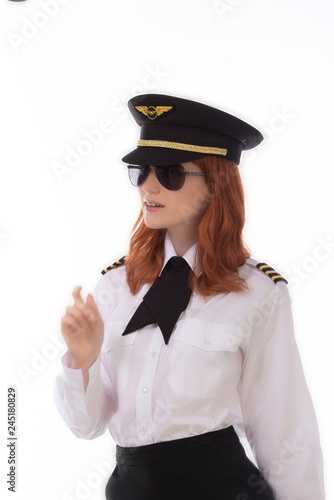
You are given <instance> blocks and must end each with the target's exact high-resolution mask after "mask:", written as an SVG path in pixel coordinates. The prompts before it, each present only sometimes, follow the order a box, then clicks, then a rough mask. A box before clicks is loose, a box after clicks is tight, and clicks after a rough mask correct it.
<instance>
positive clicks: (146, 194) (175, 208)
mask: <svg viewBox="0 0 334 500" xmlns="http://www.w3.org/2000/svg"><path fill="white" fill-rule="evenodd" d="M182 165H183V167H184V169H185V171H188V172H202V170H201V169H200V168H199V167H198V166H197V165H195V164H194V163H192V162H187V163H182ZM205 179H206V178H205V177H204V176H194V175H186V177H185V182H184V185H183V186H182V188H181V189H179V190H178V191H170V190H168V189H166V188H164V187H163V186H162V185H161V184H160V182H159V181H158V179H157V176H156V173H155V168H152V169H151V171H150V173H149V176H148V178H147V179H146V181H145V182H144V183H143V184H142V185H141V186H139V187H138V190H139V194H140V198H141V202H142V208H143V214H144V222H145V224H146V225H147V226H148V227H150V228H152V229H163V228H166V229H167V230H168V229H169V230H173V229H177V230H180V229H181V231H182V229H187V231H188V230H189V229H192V230H196V229H197V228H198V225H199V223H200V220H201V218H202V216H203V215H204V213H205V210H206V208H207V206H208V204H209V201H210V190H209V187H208V185H207V183H206V180H205ZM147 203H155V204H159V205H161V206H159V207H150V206H149V205H148V204H147Z"/></svg>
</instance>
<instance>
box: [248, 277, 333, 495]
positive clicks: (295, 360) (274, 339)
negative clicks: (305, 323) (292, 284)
mask: <svg viewBox="0 0 334 500" xmlns="http://www.w3.org/2000/svg"><path fill="white" fill-rule="evenodd" d="M248 319H249V322H251V323H252V334H251V337H250V339H249V343H248V346H247V349H246V350H245V356H244V362H243V374H242V382H241V409H242V414H243V422H244V427H245V433H246V436H247V439H248V441H249V444H250V446H251V448H252V451H253V453H254V456H255V458H256V461H257V464H258V467H259V469H260V471H261V472H262V474H263V476H264V478H265V479H266V481H267V482H268V483H269V485H270V486H271V488H272V489H273V490H274V491H275V494H276V497H275V498H276V500H324V499H325V491H324V478H323V460H322V451H321V447H320V438H319V432H318V425H317V420H316V416H315V412H314V408H313V404H312V401H311V397H310V394H309V391H308V388H307V385H306V380H305V376H304V372H303V368H302V364H301V360H300V356H299V352H298V348H297V344H296V341H295V337H294V331H293V319H292V313H291V299H290V295H289V292H288V289H287V287H286V285H285V284H284V283H278V284H277V285H274V286H271V289H270V292H269V293H266V295H265V297H264V298H263V299H262V301H261V302H258V304H257V306H256V310H253V311H252V314H251V315H250V316H249V318H248Z"/></svg>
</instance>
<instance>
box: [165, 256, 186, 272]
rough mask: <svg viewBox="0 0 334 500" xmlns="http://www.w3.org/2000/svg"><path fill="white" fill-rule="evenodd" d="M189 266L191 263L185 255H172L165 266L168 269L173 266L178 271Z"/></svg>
mask: <svg viewBox="0 0 334 500" xmlns="http://www.w3.org/2000/svg"><path fill="white" fill-rule="evenodd" d="M188 267H189V265H188V263H187V261H186V260H185V259H184V258H183V257H171V258H170V259H169V261H168V262H167V264H166V266H165V268H166V270H167V269H171V268H173V269H175V270H176V271H182V270H183V269H187V268H188Z"/></svg>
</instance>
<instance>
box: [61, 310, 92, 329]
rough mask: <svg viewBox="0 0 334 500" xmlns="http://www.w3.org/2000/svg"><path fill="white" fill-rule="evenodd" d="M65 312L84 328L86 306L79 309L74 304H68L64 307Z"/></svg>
mask: <svg viewBox="0 0 334 500" xmlns="http://www.w3.org/2000/svg"><path fill="white" fill-rule="evenodd" d="M66 314H67V315H69V316H72V317H74V318H75V319H76V320H77V323H78V324H79V325H80V327H81V328H85V326H87V322H88V319H89V311H87V309H86V308H85V309H80V308H78V307H76V306H73V307H72V306H68V307H66Z"/></svg>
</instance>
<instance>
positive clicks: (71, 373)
mask: <svg viewBox="0 0 334 500" xmlns="http://www.w3.org/2000/svg"><path fill="white" fill-rule="evenodd" d="M61 362H62V367H63V379H64V382H65V384H66V385H67V386H69V387H71V388H72V389H74V390H77V391H82V392H85V387H84V379H83V374H82V370H81V368H70V366H71V355H70V353H69V352H68V351H66V353H65V354H64V355H63V356H62V358H61ZM100 365H101V351H100V353H99V355H98V357H97V358H96V360H95V361H94V363H93V364H92V366H91V367H90V368H89V370H88V374H89V381H88V385H87V387H86V391H87V388H88V387H90V386H91V385H93V384H94V382H95V380H96V378H97V376H98V375H99V373H100Z"/></svg>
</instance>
